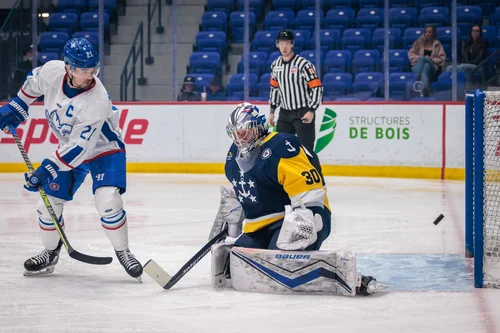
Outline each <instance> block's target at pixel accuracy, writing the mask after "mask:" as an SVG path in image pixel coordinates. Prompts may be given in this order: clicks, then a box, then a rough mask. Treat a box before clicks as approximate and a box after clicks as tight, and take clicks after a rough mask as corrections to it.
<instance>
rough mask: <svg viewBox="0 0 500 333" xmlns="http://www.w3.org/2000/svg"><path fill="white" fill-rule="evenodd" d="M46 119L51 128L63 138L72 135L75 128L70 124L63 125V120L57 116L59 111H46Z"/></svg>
mask: <svg viewBox="0 0 500 333" xmlns="http://www.w3.org/2000/svg"><path fill="white" fill-rule="evenodd" d="M45 118H47V122H48V123H49V125H50V127H52V128H53V129H55V130H56V131H58V132H59V133H60V134H61V135H62V136H67V135H70V134H71V131H72V130H73V126H71V125H69V124H61V120H60V118H59V115H58V114H57V110H52V111H50V113H49V110H45Z"/></svg>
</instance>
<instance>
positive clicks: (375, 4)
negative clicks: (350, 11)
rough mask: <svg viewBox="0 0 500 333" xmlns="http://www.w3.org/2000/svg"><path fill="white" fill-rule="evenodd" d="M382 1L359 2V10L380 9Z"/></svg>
mask: <svg viewBox="0 0 500 333" xmlns="http://www.w3.org/2000/svg"><path fill="white" fill-rule="evenodd" d="M382 7H384V0H359V8H382Z"/></svg>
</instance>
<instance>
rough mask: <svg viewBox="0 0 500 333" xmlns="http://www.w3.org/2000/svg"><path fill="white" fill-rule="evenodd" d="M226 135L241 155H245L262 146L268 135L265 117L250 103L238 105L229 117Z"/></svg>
mask: <svg viewBox="0 0 500 333" xmlns="http://www.w3.org/2000/svg"><path fill="white" fill-rule="evenodd" d="M226 130H227V134H228V135H229V137H230V138H231V139H232V140H233V142H234V144H235V145H236V147H238V151H239V153H240V154H241V155H246V154H248V153H249V152H251V151H252V150H253V149H254V148H255V147H259V146H261V145H262V143H263V141H264V138H265V137H266V135H267V134H268V125H267V123H266V116H265V115H263V114H260V113H259V108H258V107H257V106H255V105H253V104H251V103H247V102H244V103H242V104H239V105H238V106H237V107H236V109H235V110H234V111H233V112H232V113H231V115H230V116H229V120H228V124H227V126H226Z"/></svg>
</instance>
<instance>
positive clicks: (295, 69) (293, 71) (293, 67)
mask: <svg viewBox="0 0 500 333" xmlns="http://www.w3.org/2000/svg"><path fill="white" fill-rule="evenodd" d="M295 73H297V66H292V67H291V68H290V74H295Z"/></svg>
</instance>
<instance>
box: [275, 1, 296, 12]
mask: <svg viewBox="0 0 500 333" xmlns="http://www.w3.org/2000/svg"><path fill="white" fill-rule="evenodd" d="M299 3H300V0H273V2H272V7H273V10H291V11H294V12H295V11H296V10H297V9H298V5H299Z"/></svg>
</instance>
